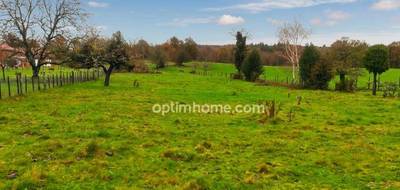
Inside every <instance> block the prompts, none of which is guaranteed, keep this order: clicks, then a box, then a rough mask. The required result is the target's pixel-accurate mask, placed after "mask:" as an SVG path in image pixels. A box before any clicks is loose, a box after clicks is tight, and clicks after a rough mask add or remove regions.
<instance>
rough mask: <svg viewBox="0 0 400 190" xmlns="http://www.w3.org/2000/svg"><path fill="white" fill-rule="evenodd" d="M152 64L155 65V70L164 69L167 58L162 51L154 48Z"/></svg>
mask: <svg viewBox="0 0 400 190" xmlns="http://www.w3.org/2000/svg"><path fill="white" fill-rule="evenodd" d="M152 62H153V64H155V65H156V69H161V68H164V67H165V66H166V65H167V64H166V63H167V58H166V56H165V53H164V52H163V50H162V49H160V48H156V50H155V51H154V54H153V56H152Z"/></svg>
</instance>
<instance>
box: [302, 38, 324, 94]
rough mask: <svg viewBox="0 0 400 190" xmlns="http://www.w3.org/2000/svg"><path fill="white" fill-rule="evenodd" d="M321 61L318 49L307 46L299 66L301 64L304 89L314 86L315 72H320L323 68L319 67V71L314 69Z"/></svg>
mask: <svg viewBox="0 0 400 190" xmlns="http://www.w3.org/2000/svg"><path fill="white" fill-rule="evenodd" d="M319 60H320V53H319V51H318V49H317V48H316V47H315V46H313V45H312V44H311V45H307V46H306V47H305V48H304V52H303V55H302V56H301V58H300V61H299V64H300V79H301V82H302V84H303V86H304V87H306V88H310V87H312V86H314V85H313V84H312V82H313V81H312V80H313V78H315V77H313V76H312V74H313V70H316V71H318V70H319V69H321V68H323V67H321V66H319V67H318V68H317V69H315V68H314V67H315V66H316V65H317V64H318V62H319Z"/></svg>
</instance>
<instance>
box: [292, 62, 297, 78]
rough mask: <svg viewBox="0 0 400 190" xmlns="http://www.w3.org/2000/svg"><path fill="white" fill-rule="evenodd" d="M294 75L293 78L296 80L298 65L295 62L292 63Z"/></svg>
mask: <svg viewBox="0 0 400 190" xmlns="http://www.w3.org/2000/svg"><path fill="white" fill-rule="evenodd" d="M292 77H293V80H296V65H295V64H294V63H293V64H292Z"/></svg>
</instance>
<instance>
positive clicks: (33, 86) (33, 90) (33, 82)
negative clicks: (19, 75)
mask: <svg viewBox="0 0 400 190" xmlns="http://www.w3.org/2000/svg"><path fill="white" fill-rule="evenodd" d="M32 92H35V79H34V77H32Z"/></svg>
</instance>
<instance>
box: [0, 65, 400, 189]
mask: <svg viewBox="0 0 400 190" xmlns="http://www.w3.org/2000/svg"><path fill="white" fill-rule="evenodd" d="M182 70H183V71H182ZM189 70H190V67H189V66H188V67H184V68H176V67H169V68H166V69H163V70H162V71H161V72H162V73H161V74H131V73H123V74H115V75H113V76H112V81H111V86H110V87H109V88H104V87H103V86H102V81H97V82H89V83H85V84H79V85H72V86H66V87H62V88H57V89H51V90H48V91H45V92H40V93H33V94H31V95H29V96H27V97H17V98H11V99H6V100H0V113H1V114H0V129H1V130H0V189H221V190H225V189H385V188H387V189H399V188H400V179H399V175H400V173H399V171H400V164H399V163H400V159H399V152H400V146H398V145H399V144H400V138H399V136H400V117H399V115H400V101H399V100H398V99H384V98H382V97H381V96H377V97H373V96H371V95H370V92H357V93H339V92H332V91H310V90H289V89H286V88H280V87H269V86H257V85H255V84H252V83H248V82H244V81H237V80H235V81H231V80H229V79H227V78H225V77H221V76H217V75H214V76H200V75H193V74H190V73H189ZM232 71H233V67H232V66H229V65H222V64H215V65H214V64H213V65H212V66H211V71H210V72H215V73H219V72H227V73H230V72H232ZM266 71H267V73H275V74H276V73H278V72H279V73H280V74H281V73H285V72H287V71H286V70H284V69H280V68H273V67H268V68H267V69H266ZM396 72H398V70H393V71H392V72H390V74H388V75H387V76H384V77H387V78H388V79H395V78H396V77H397V76H398V75H397V76H396ZM134 80H138V81H139V83H140V87H139V88H134V87H133V86H132V83H133V81H134ZM298 96H301V97H303V101H302V103H301V105H300V106H296V105H297V97H298ZM274 99H275V100H277V101H278V102H280V103H281V105H282V106H281V108H282V110H281V112H280V113H279V115H278V118H277V119H276V120H274V121H270V122H267V123H262V122H260V120H261V119H262V116H261V115H259V114H178V113H171V114H167V115H165V116H162V115H160V114H155V113H153V112H152V111H151V110H152V106H153V105H154V104H157V103H159V104H164V103H170V102H171V101H173V102H180V103H182V104H191V103H192V102H196V103H198V104H229V105H238V104H256V103H260V102H261V101H265V100H274ZM291 109H295V117H294V120H293V121H289V119H288V116H287V115H288V113H289V110H291Z"/></svg>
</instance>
